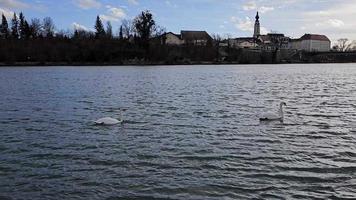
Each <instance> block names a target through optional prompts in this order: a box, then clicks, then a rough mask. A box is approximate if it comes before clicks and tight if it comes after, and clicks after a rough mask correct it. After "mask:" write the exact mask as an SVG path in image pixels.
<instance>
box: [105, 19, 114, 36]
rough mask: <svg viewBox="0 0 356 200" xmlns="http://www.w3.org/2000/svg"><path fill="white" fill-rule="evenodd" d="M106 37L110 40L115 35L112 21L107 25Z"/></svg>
mask: <svg viewBox="0 0 356 200" xmlns="http://www.w3.org/2000/svg"><path fill="white" fill-rule="evenodd" d="M106 35H107V37H108V38H109V39H112V38H113V34H112V25H111V23H110V21H108V22H107V24H106Z"/></svg>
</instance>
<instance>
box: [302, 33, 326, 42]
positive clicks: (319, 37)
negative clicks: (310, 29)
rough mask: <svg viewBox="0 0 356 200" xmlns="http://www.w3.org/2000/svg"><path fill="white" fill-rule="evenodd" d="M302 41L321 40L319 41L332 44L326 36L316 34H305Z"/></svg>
mask: <svg viewBox="0 0 356 200" xmlns="http://www.w3.org/2000/svg"><path fill="white" fill-rule="evenodd" d="M300 39H301V40H319V41H328V42H330V40H329V38H328V37H326V36H325V35H316V34H304V35H303V36H302V37H301V38H300Z"/></svg>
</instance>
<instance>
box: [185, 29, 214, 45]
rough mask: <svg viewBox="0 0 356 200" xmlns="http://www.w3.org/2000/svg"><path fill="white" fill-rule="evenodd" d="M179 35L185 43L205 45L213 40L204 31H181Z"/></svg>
mask: <svg viewBox="0 0 356 200" xmlns="http://www.w3.org/2000/svg"><path fill="white" fill-rule="evenodd" d="M181 37H182V40H183V41H184V44H185V45H195V46H206V45H209V44H212V41H213V39H212V38H211V36H210V35H209V34H208V33H207V32H206V31H181Z"/></svg>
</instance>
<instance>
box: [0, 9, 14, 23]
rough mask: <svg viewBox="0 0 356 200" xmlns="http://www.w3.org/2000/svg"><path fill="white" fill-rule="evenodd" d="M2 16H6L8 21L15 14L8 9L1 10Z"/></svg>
mask: <svg viewBox="0 0 356 200" xmlns="http://www.w3.org/2000/svg"><path fill="white" fill-rule="evenodd" d="M0 14H4V15H5V17H6V18H7V20H8V21H9V19H11V18H12V17H13V16H14V12H13V11H11V10H8V9H6V8H0Z"/></svg>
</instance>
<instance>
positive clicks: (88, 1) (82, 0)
mask: <svg viewBox="0 0 356 200" xmlns="http://www.w3.org/2000/svg"><path fill="white" fill-rule="evenodd" d="M74 2H75V4H76V5H77V6H78V7H79V8H81V9H85V10H87V9H92V8H100V7H101V3H100V2H98V1H96V0H75V1H74Z"/></svg>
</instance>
